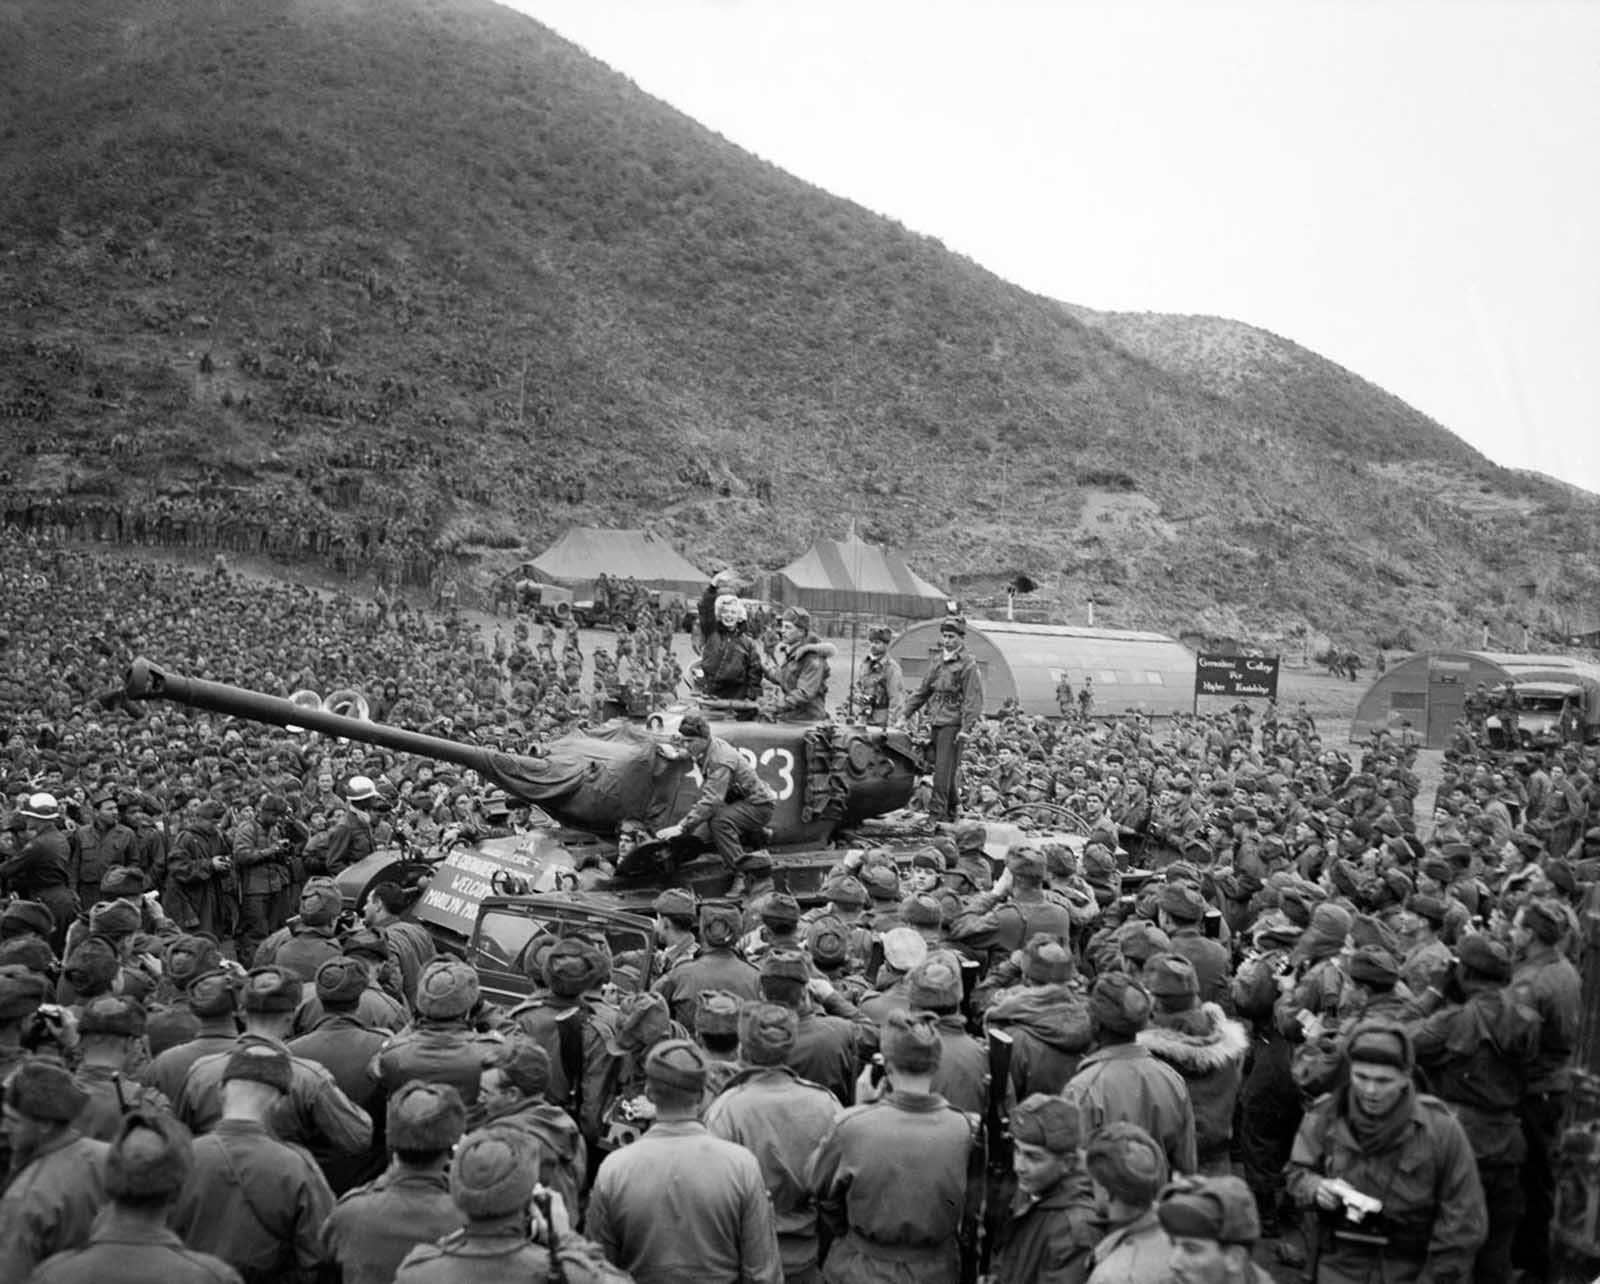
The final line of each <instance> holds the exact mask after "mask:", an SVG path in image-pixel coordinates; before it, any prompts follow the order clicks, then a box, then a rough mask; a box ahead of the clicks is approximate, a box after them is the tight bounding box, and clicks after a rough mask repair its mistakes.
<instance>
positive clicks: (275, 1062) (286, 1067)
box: [222, 1043, 294, 1092]
mask: <svg viewBox="0 0 1600 1284" xmlns="http://www.w3.org/2000/svg"><path fill="white" fill-rule="evenodd" d="M293 1077H294V1072H293V1069H292V1067H291V1065H290V1061H289V1054H288V1052H286V1051H285V1050H284V1049H282V1048H280V1047H278V1046H276V1045H275V1044H271V1043H246V1044H243V1045H241V1046H240V1047H236V1048H235V1049H234V1050H233V1051H232V1052H230V1053H229V1054H228V1059H227V1061H226V1062H224V1063H223V1067H222V1081H223V1082H224V1083H227V1082H228V1081H229V1080H231V1079H244V1080H247V1081H248V1082H251V1083H264V1084H266V1085H267V1086H268V1087H269V1088H276V1089H277V1090H278V1091H279V1092H288V1091H289V1083H290V1081H291V1080H292V1079H293Z"/></svg>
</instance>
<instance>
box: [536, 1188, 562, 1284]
mask: <svg viewBox="0 0 1600 1284" xmlns="http://www.w3.org/2000/svg"><path fill="white" fill-rule="evenodd" d="M533 1206H534V1207H535V1208H537V1209H538V1210H539V1216H541V1217H543V1218H544V1230H545V1235H546V1236H547V1239H546V1247H547V1248H548V1249H549V1251H550V1278H551V1280H552V1281H554V1284H567V1270H566V1267H564V1266H563V1265H562V1264H561V1253H560V1251H559V1249H558V1247H557V1245H556V1219H555V1218H554V1217H553V1216H552V1215H551V1213H550V1192H549V1191H547V1190H535V1191H534V1192H533Z"/></svg>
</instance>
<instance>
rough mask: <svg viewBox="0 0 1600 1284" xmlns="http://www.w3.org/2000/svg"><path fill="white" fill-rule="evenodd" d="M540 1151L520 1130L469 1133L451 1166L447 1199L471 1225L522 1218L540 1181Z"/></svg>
mask: <svg viewBox="0 0 1600 1284" xmlns="http://www.w3.org/2000/svg"><path fill="white" fill-rule="evenodd" d="M542 1159H543V1152H542V1148H541V1147H540V1145H539V1143H538V1141H537V1139H535V1138H534V1136H533V1135H532V1134H531V1133H528V1132H526V1131H524V1130H523V1129H521V1128H512V1127H506V1126H501V1127H495V1126H491V1127H488V1128H483V1129H480V1130H478V1131H477V1132H471V1133H468V1134H467V1135H466V1137H464V1138H463V1139H462V1141H461V1144H460V1145H459V1146H458V1147H457V1148H456V1152H455V1156H454V1158H453V1160H452V1161H451V1164H450V1197H451V1198H452V1199H453V1200H455V1202H456V1207H457V1208H459V1209H460V1210H461V1211H462V1212H463V1213H465V1214H466V1216H467V1218H468V1219H469V1220H471V1221H492V1220H493V1219H495V1218H498V1217H505V1216H507V1215H508V1214H511V1213H518V1212H522V1211H523V1210H525V1209H526V1208H527V1207H528V1204H529V1201H530V1200H531V1199H532V1198H533V1188H534V1186H535V1184H537V1182H538V1180H539V1165H540V1162H541V1161H542Z"/></svg>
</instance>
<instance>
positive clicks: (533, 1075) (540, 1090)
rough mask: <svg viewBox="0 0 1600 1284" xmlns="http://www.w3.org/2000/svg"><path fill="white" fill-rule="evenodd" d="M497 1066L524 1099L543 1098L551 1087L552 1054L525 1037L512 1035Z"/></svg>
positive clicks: (497, 1060) (496, 1061)
mask: <svg viewBox="0 0 1600 1284" xmlns="http://www.w3.org/2000/svg"><path fill="white" fill-rule="evenodd" d="M495 1064H496V1065H497V1066H499V1067H500V1073H501V1074H503V1075H505V1077H506V1080H507V1082H509V1083H510V1084H511V1086H512V1087H514V1088H515V1089H516V1090H517V1091H518V1092H520V1093H521V1094H522V1095H523V1096H524V1097H542V1096H544V1094H545V1092H546V1091H547V1090H548V1089H549V1087H550V1054H549V1053H548V1052H546V1051H545V1050H544V1048H542V1047H541V1046H540V1045H539V1044H538V1043H536V1042H535V1041H534V1040H532V1039H530V1038H528V1037H527V1036H525V1035H521V1034H515V1035H512V1037H511V1038H510V1039H508V1040H507V1041H506V1043H505V1046H504V1047H503V1048H502V1049H501V1051H500V1055H499V1056H498V1057H497V1058H496V1060H495Z"/></svg>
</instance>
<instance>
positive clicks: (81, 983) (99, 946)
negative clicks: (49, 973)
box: [61, 936, 122, 998]
mask: <svg viewBox="0 0 1600 1284" xmlns="http://www.w3.org/2000/svg"><path fill="white" fill-rule="evenodd" d="M121 969H122V965H121V963H120V962H119V961H118V960H117V953H116V951H115V950H114V949H113V948H112V947H111V945H110V943H109V942H108V941H107V940H106V939H105V938H104V937H100V936H90V937H85V938H84V940H83V942H82V943H81V944H80V945H79V946H78V947H77V948H76V949H75V950H73V951H72V953H71V954H69V955H67V960H66V962H65V963H63V964H62V965H61V975H62V976H64V977H66V979H67V984H68V985H70V986H71V987H72V988H73V989H74V990H76V991H77V992H78V995H79V997H80V998H86V997H92V996H93V995H96V994H104V993H105V992H106V991H107V990H109V989H110V988H111V983H112V982H113V981H115V980H116V978H117V973H118V972H119V971H121Z"/></svg>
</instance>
